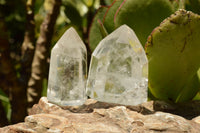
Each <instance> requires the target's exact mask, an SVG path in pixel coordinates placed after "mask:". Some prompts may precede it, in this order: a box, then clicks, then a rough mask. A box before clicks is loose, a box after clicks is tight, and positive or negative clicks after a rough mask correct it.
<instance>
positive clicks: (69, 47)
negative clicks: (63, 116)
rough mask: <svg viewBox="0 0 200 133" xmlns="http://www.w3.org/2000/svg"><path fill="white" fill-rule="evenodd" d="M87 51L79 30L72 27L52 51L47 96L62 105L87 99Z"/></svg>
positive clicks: (77, 103) (73, 103) (80, 102)
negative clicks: (78, 32)
mask: <svg viewBox="0 0 200 133" xmlns="http://www.w3.org/2000/svg"><path fill="white" fill-rule="evenodd" d="M86 73H87V51H86V47H85V45H84V43H83V42H82V40H81V38H80V37H79V35H78V34H77V32H76V31H75V30H74V29H73V28H70V29H68V30H67V31H66V32H65V33H64V34H63V36H62V37H61V38H60V39H59V40H58V42H57V43H56V45H55V46H54V47H53V49H52V51H51V60H50V70H49V80H48V90H47V98H48V100H49V101H50V102H53V103H55V104H58V105H60V106H66V105H81V104H83V103H84V101H85V86H86Z"/></svg>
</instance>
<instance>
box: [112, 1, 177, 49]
mask: <svg viewBox="0 0 200 133" xmlns="http://www.w3.org/2000/svg"><path fill="white" fill-rule="evenodd" d="M175 10H176V9H175V8H174V6H173V5H172V3H170V1H169V0H148V1H147V0H127V1H126V2H125V3H124V4H123V5H122V7H121V8H120V10H119V11H118V13H117V15H116V18H115V26H116V27H119V26H120V25H122V24H126V25H128V26H129V27H131V28H132V29H133V30H134V31H135V33H136V35H137V37H138V38H139V40H140V42H141V43H142V45H143V46H144V45H145V43H146V41H147V37H148V36H149V34H150V33H151V32H152V30H153V29H154V28H155V27H156V26H159V24H160V22H162V20H164V19H165V18H166V17H168V16H170V15H171V14H172V13H174V11H175Z"/></svg>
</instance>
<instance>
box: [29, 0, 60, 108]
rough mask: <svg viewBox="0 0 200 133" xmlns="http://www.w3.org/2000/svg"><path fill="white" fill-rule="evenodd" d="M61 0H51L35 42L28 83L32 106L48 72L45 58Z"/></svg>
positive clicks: (30, 105)
mask: <svg viewBox="0 0 200 133" xmlns="http://www.w3.org/2000/svg"><path fill="white" fill-rule="evenodd" d="M60 5H61V0H52V8H51V10H49V11H48V12H47V15H46V17H45V19H44V21H43V23H42V25H41V26H40V36H39V38H38V40H37V42H36V50H35V54H34V58H33V63H32V73H31V78H30V80H29V83H28V90H27V96H28V106H29V107H32V106H33V104H34V103H37V102H38V101H39V99H40V97H41V91H42V86H43V79H44V78H45V77H46V75H47V73H48V68H49V66H48V65H47V59H48V57H49V50H50V46H51V39H52V36H53V31H54V25H55V23H56V19H57V17H58V14H59V12H60Z"/></svg>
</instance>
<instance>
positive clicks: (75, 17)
mask: <svg viewBox="0 0 200 133" xmlns="http://www.w3.org/2000/svg"><path fill="white" fill-rule="evenodd" d="M65 15H66V16H67V17H68V18H69V19H70V21H71V23H72V24H75V25H82V18H81V15H80V13H79V11H78V10H77V9H76V7H75V6H73V5H72V4H70V3H67V4H65Z"/></svg>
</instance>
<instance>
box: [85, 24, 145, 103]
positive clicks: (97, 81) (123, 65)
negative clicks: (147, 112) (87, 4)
mask: <svg viewBox="0 0 200 133" xmlns="http://www.w3.org/2000/svg"><path fill="white" fill-rule="evenodd" d="M147 86H148V60H147V57H146V54H145V51H144V49H143V47H142V45H141V43H140V42H139V40H138V38H137V36H136V35H135V33H134V31H133V30H132V29H130V28H129V27H128V26H127V25H122V26H121V27H119V28H118V29H116V30H115V31H114V32H112V33H111V34H110V35H108V36H107V37H106V38H104V39H103V40H102V41H101V42H100V43H99V44H98V46H97V47H96V49H95V50H94V52H93V53H92V58H91V63H90V70H89V75H88V80H87V86H86V89H87V95H89V96H90V97H91V98H94V99H96V100H98V101H103V102H110V103H119V104H125V105H137V104H140V103H143V102H146V101H147Z"/></svg>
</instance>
